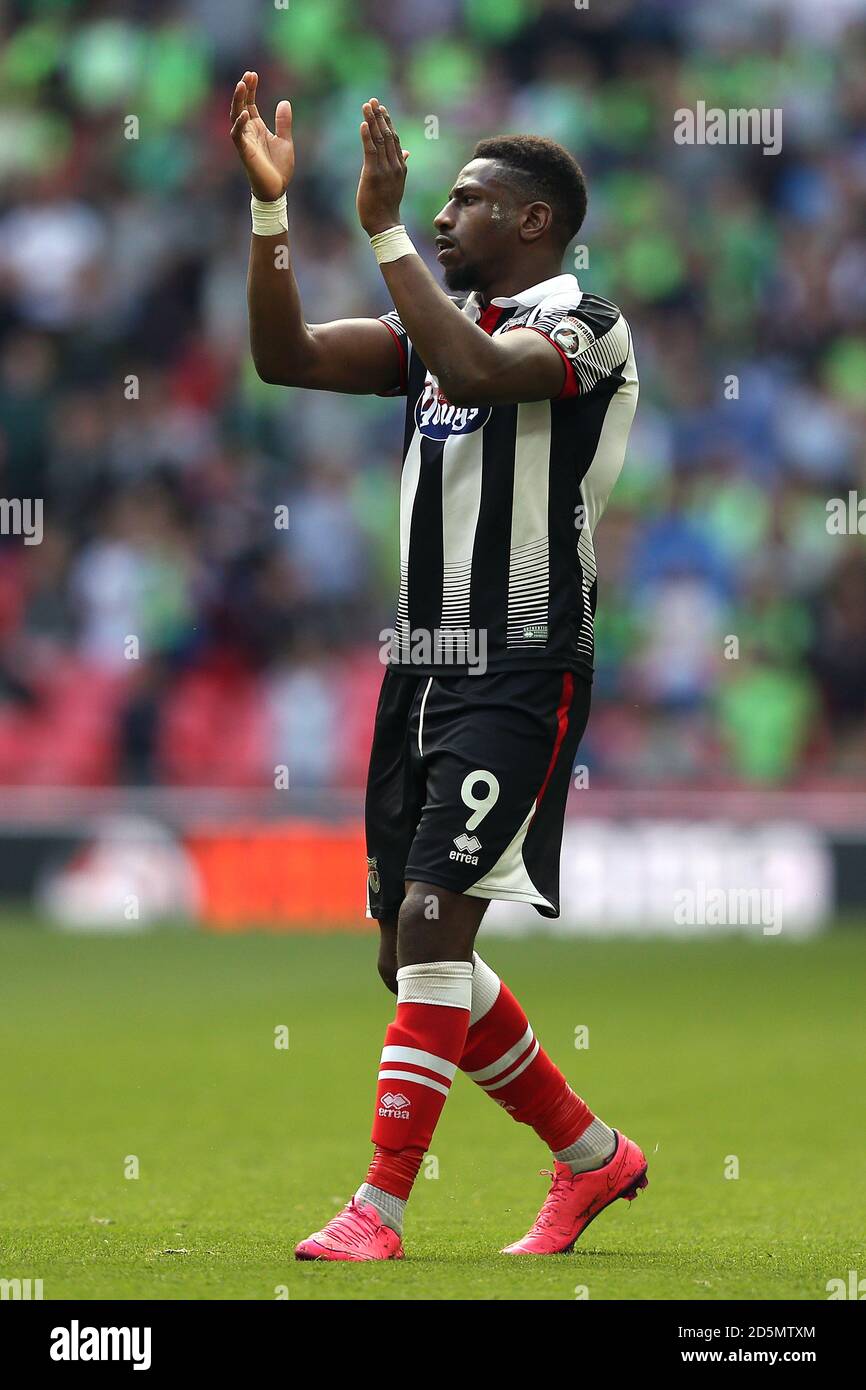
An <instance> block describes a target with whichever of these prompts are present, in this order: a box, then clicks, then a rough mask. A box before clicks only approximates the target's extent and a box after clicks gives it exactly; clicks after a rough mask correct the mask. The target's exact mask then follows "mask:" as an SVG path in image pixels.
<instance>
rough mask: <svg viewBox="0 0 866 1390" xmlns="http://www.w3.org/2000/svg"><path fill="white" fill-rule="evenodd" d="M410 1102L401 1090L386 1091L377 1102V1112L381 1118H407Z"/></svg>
mask: <svg viewBox="0 0 866 1390" xmlns="http://www.w3.org/2000/svg"><path fill="white" fill-rule="evenodd" d="M411 1104H412V1102H411V1101H410V1099H409V1097H408V1096H404V1095H403V1092H402V1091H386V1092H385V1094H384V1095H383V1097H382V1099H381V1100H380V1102H379V1114H380V1116H381V1117H382V1119H383V1120H408V1118H409V1106H410V1105H411Z"/></svg>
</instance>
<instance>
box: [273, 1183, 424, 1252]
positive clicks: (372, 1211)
mask: <svg viewBox="0 0 866 1390" xmlns="http://www.w3.org/2000/svg"><path fill="white" fill-rule="evenodd" d="M295 1259H296V1260H402V1259H403V1245H402V1242H401V1240H400V1237H399V1236H398V1234H397V1232H396V1231H392V1230H391V1227H390V1226H386V1225H385V1224H384V1222H383V1220H382V1218H381V1216H380V1215H379V1213H378V1212H377V1210H376V1208H375V1207H374V1206H372V1205H371V1203H370V1202H359V1201H358V1200H357V1198H355V1197H353V1198H352V1200H351V1201H350V1202H347V1203H346V1205H345V1206H344V1207H343V1210H342V1211H341V1212H338V1213H337V1215H336V1216H335V1217H334V1218H333V1220H331V1221H329V1222H328V1224H327V1226H326V1227H325V1228H324V1230H322V1231H314V1232H313V1234H312V1235H311V1236H307V1239H306V1240H302V1241H301V1243H300V1245H296V1246H295Z"/></svg>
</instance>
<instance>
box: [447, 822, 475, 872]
mask: <svg viewBox="0 0 866 1390" xmlns="http://www.w3.org/2000/svg"><path fill="white" fill-rule="evenodd" d="M454 843H455V845H456V846H457V849H456V850H455V849H452V851H451V853H450V854H449V856H448V857H449V859H455V860H456V861H457V862H458V863H459V864H477V863H478V851H479V850H480V848H481V841H480V840H479V838H478V836H477V835H467V834H466V831H465V830H463V831H461V833H460V834H459V835H455V836H454Z"/></svg>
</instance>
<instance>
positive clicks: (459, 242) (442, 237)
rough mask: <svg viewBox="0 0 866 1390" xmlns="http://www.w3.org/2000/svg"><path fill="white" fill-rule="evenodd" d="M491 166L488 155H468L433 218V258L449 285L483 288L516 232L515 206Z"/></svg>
mask: <svg viewBox="0 0 866 1390" xmlns="http://www.w3.org/2000/svg"><path fill="white" fill-rule="evenodd" d="M495 169H496V165H495V163H494V161H493V160H491V159H473V160H472V161H471V162H470V163H469V164H467V165H466V166H465V168H463V169H461V170H460V173H459V174H458V175H457V180H456V182H455V184H454V187H453V188H452V189H451V193H450V194H449V197H448V202H447V203H446V204H445V206H444V208H443V209H442V211H441V212H439V213H437V215H436V217H434V219H433V225H434V227H435V228H436V232H437V236H436V252H437V256H436V259H437V260H438V261H439V264H440V265H441V266H442V268H443V271H444V278H445V284H446V285H447V287H448V289H449V290H476V289H484V287H485V285H486V284H488V283H490V281H491V280H492V279H493V278H494V277H495V274H496V272H497V270H498V269H499V266H500V263H501V261H502V258H503V253H505V252H506V248H508V249H510V248H511V247H512V243H513V241H514V239H515V237H516V235H517V233H516V226H517V220H516V209H515V207H514V204H513V200H512V198H511V196H510V195H509V193H508V190H507V189H506V188H505V186H504V185H503V184H502V183H501V182H499V181H498V180H497V179H496V178H495V177H494V173H495Z"/></svg>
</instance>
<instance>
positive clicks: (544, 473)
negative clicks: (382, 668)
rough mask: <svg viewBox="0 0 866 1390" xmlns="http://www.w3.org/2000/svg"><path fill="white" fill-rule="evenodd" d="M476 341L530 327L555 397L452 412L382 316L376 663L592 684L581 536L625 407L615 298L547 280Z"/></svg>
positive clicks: (621, 430)
mask: <svg viewBox="0 0 866 1390" xmlns="http://www.w3.org/2000/svg"><path fill="white" fill-rule="evenodd" d="M463 312H464V313H466V314H470V315H471V316H472V317H473V319H474V320H475V321H476V322H477V323H478V324H479V326H480V327H482V328H484V329H485V331H486V332H489V333H492V334H493V335H497V334H499V333H507V332H509V331H510V330H512V329H514V328H531V329H534V330H535V331H537V332H539V333H542V334H544V336H545V337H547V338H549V339H550V341H551V342H552V343H553V344H554V346H555V347H556V348H557V349H558V351H559V352H560V353H561V355H562V356H563V358H564V359H565V361H566V382H565V386H564V388H563V391H562V393H561V394H560V395H559V396H558V397H557V398H556V399H554V400H547V401H534V402H531V403H528V404H521V405H498V406H480V407H464V406H454V405H451V404H450V403H449V402H448V401H447V400H446V399H445V398H444V396H443V395H442V393H441V391H440V390H439V388H438V384H437V382H436V381H435V379H434V378H433V377H432V376H431V374H430V373H429V372H428V371H427V368H426V367H425V365H424V363H423V362H422V361H421V360H420V358H419V356H418V354H417V353H416V352H415V351H414V350H413V348H412V345H411V343H410V342H409V340H408V337H407V334H406V332H405V329H404V328H403V325H402V323H401V322H400V319H399V316H398V315H397V314H396V312H392V313H390V314H385V315H383V316H382V321H383V322H384V323H385V324H386V325H387V326H388V328H390V330H391V332H392V333H393V335H394V337H395V339H396V342H397V345H398V347H399V349H400V354H401V366H402V380H401V388H400V392H399V393H400V394H405V395H406V397H407V408H406V431H405V439H404V450H403V472H402V481H401V495H400V594H399V599H398V605H397V619H396V624H395V628H394V635H393V637H392V639H391V643H390V660H389V665H391V666H392V667H394V668H395V669H396V670H400V671H406V672H409V671H414V672H417V673H418V674H422V675H440V676H441V675H448V674H450V675H457V674H462V673H466V672H468V671H471V670H478V671H479V672H481V671H484V670H488V671H509V670H531V669H542V668H543V669H548V670H578V671H582V672H584V674H586V675H588V676H591V674H592V665H593V615H594V613H595V604H596V588H597V584H596V565H595V552H594V548H593V535H594V533H595V529H596V527H597V525H598V522H599V519H600V517H601V514H602V512H603V511H604V508H605V505H606V503H607V499H608V496H609V495H610V491H611V488H612V487H613V485H614V483H615V481H616V479H617V476H618V475H619V472H620V469H621V468H622V463H623V458H624V456H625V448H626V441H627V439H628V433H629V429H630V427H631V422H632V419H633V417H634V412H635V407H636V405H637V395H638V379H637V371H636V368H635V359H634V350H633V347H632V341H631V333H630V330H629V327H628V324H627V323H626V321H625V319H624V318H623V316H622V314H621V313H620V311H619V309H618V308H617V307H616V305H615V304H611V303H609V302H608V300H606V299H600V298H599V297H598V296H596V295H592V294H583V293H582V291H581V290H580V288H579V286H578V283H577V280H576V279H575V277H574V276H573V275H559V276H556V277H555V278H554V279H552V280H546V281H544V282H543V283H542V284H540V285H535V286H533V287H532V288H531V289H527V290H524V291H523V292H522V293H520V294H517V295H515V296H514V297H513V298H507V299H504V298H503V299H494V300H493V301H492V303H491V304H490V305H489V306H488V307H487V308H486V309H485V310H484V311H483V313H482V311H481V308H480V305H479V302H478V299H477V297H476V296H475V295H474V294H473V295H470V296H469V298H468V299H467V301H466V303H465V304H464V306H463Z"/></svg>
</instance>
